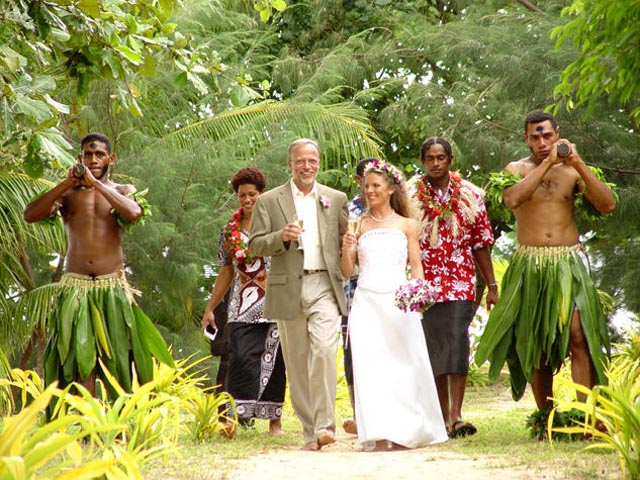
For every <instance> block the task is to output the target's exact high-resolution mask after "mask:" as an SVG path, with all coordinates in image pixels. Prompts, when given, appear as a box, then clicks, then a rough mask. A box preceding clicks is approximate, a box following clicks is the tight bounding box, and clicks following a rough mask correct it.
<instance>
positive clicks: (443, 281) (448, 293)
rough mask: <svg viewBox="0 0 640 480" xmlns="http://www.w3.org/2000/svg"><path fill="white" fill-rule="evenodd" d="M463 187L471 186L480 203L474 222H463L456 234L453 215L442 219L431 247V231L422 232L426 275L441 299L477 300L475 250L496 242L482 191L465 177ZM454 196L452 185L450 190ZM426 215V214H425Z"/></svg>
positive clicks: (422, 254) (469, 187) (421, 246)
mask: <svg viewBox="0 0 640 480" xmlns="http://www.w3.org/2000/svg"><path fill="white" fill-rule="evenodd" d="M461 188H466V189H471V190H472V191H473V197H474V198H475V201H476V203H477V209H478V210H477V215H476V217H475V221H474V222H473V223H470V222H466V223H463V224H462V225H461V226H460V227H461V228H460V229H459V232H458V236H456V237H454V236H453V233H452V229H451V219H450V217H445V218H444V219H443V218H440V219H439V224H438V243H437V245H436V246H435V247H432V246H431V243H430V240H429V233H428V232H427V231H425V229H422V230H421V232H420V240H419V241H420V257H421V259H422V268H423V269H424V277H425V279H426V280H427V282H428V283H429V286H430V287H432V288H434V289H436V291H439V292H440V298H439V299H438V302H448V301H457V300H471V301H473V300H475V297H476V268H475V263H474V258H473V251H474V250H478V249H480V248H483V247H488V246H490V245H492V244H493V233H492V231H491V225H490V223H489V217H488V216H487V210H486V208H485V205H484V201H483V200H482V194H481V191H480V190H479V189H478V188H477V187H476V186H474V185H473V184H471V183H469V182H467V181H465V180H463V181H462V184H461ZM450 195H451V185H449V193H448V195H447V196H446V197H445V198H449V197H450ZM425 216H426V215H425Z"/></svg>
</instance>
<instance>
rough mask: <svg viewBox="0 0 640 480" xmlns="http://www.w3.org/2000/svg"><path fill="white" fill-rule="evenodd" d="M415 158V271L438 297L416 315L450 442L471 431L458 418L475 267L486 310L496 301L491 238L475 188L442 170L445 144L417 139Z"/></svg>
mask: <svg viewBox="0 0 640 480" xmlns="http://www.w3.org/2000/svg"><path fill="white" fill-rule="evenodd" d="M420 161H421V162H422V164H423V165H424V167H425V169H426V172H427V173H426V175H424V176H422V177H420V178H419V179H418V180H417V182H416V183H415V193H414V199H415V201H416V204H417V207H418V211H419V214H420V219H421V229H420V251H421V257H422V266H423V269H424V276H425V279H426V280H427V281H428V282H429V285H430V286H431V287H432V288H434V289H436V291H438V292H439V299H438V301H437V302H436V304H435V305H434V306H433V307H431V308H430V309H429V310H427V311H426V312H424V314H423V318H422V326H423V328H424V333H425V337H426V340H427V348H428V350H429V357H430V359H431V367H432V368H433V374H434V376H435V379H436V387H437V389H438V397H439V400H440V408H441V409H442V415H443V417H444V421H445V424H446V425H447V431H448V432H449V437H451V438H455V437H459V436H466V435H473V434H474V433H476V427H475V426H473V425H472V424H471V423H469V422H465V421H463V420H462V402H463V400H464V392H465V387H466V381H467V373H468V371H469V347H470V345H469V325H470V324H471V320H472V319H473V315H474V300H475V297H476V268H475V264H476V263H477V265H478V267H479V269H480V273H481V274H482V276H483V278H484V280H485V282H486V283H487V285H488V287H489V291H488V293H487V299H486V303H487V308H488V309H491V307H492V306H493V305H495V303H496V302H497V301H498V285H497V283H496V281H495V277H494V274H493V266H492V264H491V254H490V250H489V248H490V246H491V245H492V244H493V234H492V232H491V227H490V224H489V218H488V217H487V211H486V208H485V206H484V202H483V200H482V194H483V192H482V190H481V189H479V188H478V187H476V186H475V185H473V184H472V183H470V182H467V181H466V180H462V179H461V178H460V175H459V174H458V173H457V172H450V171H449V169H450V167H451V164H452V163H453V152H452V149H451V144H450V143H449V142H448V141H447V140H445V139H444V138H440V137H432V138H429V139H427V140H425V141H424V142H423V143H422V146H421V147H420ZM474 260H475V262H474Z"/></svg>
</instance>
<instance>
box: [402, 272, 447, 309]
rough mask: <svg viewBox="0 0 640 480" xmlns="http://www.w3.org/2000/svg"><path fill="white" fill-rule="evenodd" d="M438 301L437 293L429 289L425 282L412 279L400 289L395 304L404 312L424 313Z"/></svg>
mask: <svg viewBox="0 0 640 480" xmlns="http://www.w3.org/2000/svg"><path fill="white" fill-rule="evenodd" d="M437 299H438V294H437V292H435V291H433V290H432V289H430V288H429V285H428V284H427V282H426V281H425V280H422V279H420V278H412V279H411V280H409V281H408V282H407V283H403V284H402V285H400V286H399V287H398V289H397V290H396V294H395V303H396V307H398V308H399V309H400V310H402V311H403V312H424V311H425V310H427V309H429V308H431V307H432V306H433V304H434V303H436V300H437Z"/></svg>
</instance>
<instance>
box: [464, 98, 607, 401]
mask: <svg viewBox="0 0 640 480" xmlns="http://www.w3.org/2000/svg"><path fill="white" fill-rule="evenodd" d="M559 130H560V128H559V126H558V124H557V123H556V120H555V118H554V117H553V115H551V114H550V113H546V112H543V111H541V110H534V111H532V112H530V113H529V114H528V115H527V116H526V118H525V133H524V139H525V141H526V143H527V145H528V146H529V149H530V150H531V155H530V156H528V157H526V158H523V159H521V160H518V161H515V162H511V163H509V164H508V165H507V168H506V170H507V172H509V173H508V174H507V176H509V174H511V178H512V184H511V185H509V186H508V187H507V188H505V190H504V195H503V200H504V203H505V205H506V206H507V207H508V208H509V209H511V210H512V212H513V214H514V215H515V218H516V223H517V242H518V247H517V250H516V253H515V254H514V255H513V257H512V258H511V261H510V264H509V268H508V269H507V272H506V273H505V276H504V278H503V282H502V294H501V296H500V301H499V302H498V304H497V305H496V307H495V308H494V309H493V310H492V311H491V314H490V317H489V321H488V323H487V326H486V328H485V331H484V333H483V336H482V338H481V340H480V344H479V346H478V350H477V352H476V362H477V363H478V364H481V363H483V362H484V361H485V360H487V359H489V360H490V361H491V372H490V374H491V376H494V377H495V376H497V375H498V374H499V371H500V369H501V368H502V366H503V365H504V362H505V361H506V362H507V363H508V365H509V370H510V373H511V385H512V394H513V397H514V399H516V400H517V399H519V398H521V397H522V394H523V393H524V389H525V387H526V382H527V381H529V382H530V383H531V384H532V388H533V395H534V397H535V401H536V405H537V407H538V408H539V409H540V410H543V409H547V408H549V407H551V406H552V405H553V402H552V400H551V397H552V396H553V375H554V373H555V372H557V371H558V370H559V369H560V367H561V366H562V363H563V361H564V359H565V358H566V356H567V355H568V354H570V356H571V373H572V377H573V380H574V381H575V382H576V383H579V384H581V385H585V386H587V387H589V388H591V387H592V386H593V385H594V384H595V383H596V382H597V383H604V382H605V381H606V378H605V376H604V372H603V361H604V359H605V357H606V355H607V354H608V352H609V338H608V334H607V329H606V324H605V322H606V320H605V317H604V313H603V310H602V306H601V305H600V303H599V301H598V295H597V292H596V289H595V286H594V284H593V281H592V280H591V278H590V277H589V272H588V271H587V269H586V268H585V266H584V263H583V262H582V258H581V255H583V254H584V250H583V247H582V246H581V245H580V243H579V233H578V229H577V227H576V222H575V217H574V201H575V198H576V195H583V196H584V198H585V199H586V200H587V201H588V202H589V203H591V204H592V205H593V206H594V207H595V209H596V210H598V212H600V213H602V214H607V213H610V212H612V211H613V210H614V209H615V206H616V204H615V198H614V196H613V193H612V192H611V190H610V189H609V188H608V187H607V186H606V185H605V184H604V183H603V182H601V181H600V180H598V178H597V177H596V176H595V175H594V174H593V172H592V171H591V170H590V169H589V167H588V166H587V165H586V164H585V163H584V161H583V160H582V158H580V155H579V154H578V151H577V149H576V146H575V145H574V144H571V143H570V142H569V141H567V140H566V139H561V138H559ZM561 144H563V145H562V146H560V145H561ZM559 148H560V154H559V153H558V149H559ZM562 149H565V150H566V152H562ZM562 153H566V155H564V156H563V155H561V154H562ZM565 327H566V328H565Z"/></svg>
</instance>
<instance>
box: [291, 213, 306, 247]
mask: <svg viewBox="0 0 640 480" xmlns="http://www.w3.org/2000/svg"><path fill="white" fill-rule="evenodd" d="M291 223H293V224H295V226H296V227H298V229H299V230H300V232H299V233H298V250H302V249H303V248H302V232H304V228H303V226H304V220H303V219H302V218H298V216H297V215H294V216H293V220H292V222H291Z"/></svg>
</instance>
